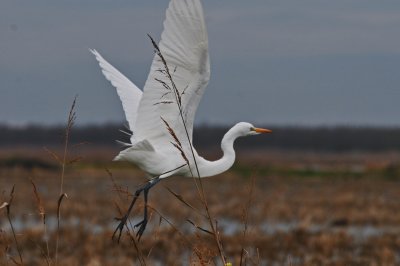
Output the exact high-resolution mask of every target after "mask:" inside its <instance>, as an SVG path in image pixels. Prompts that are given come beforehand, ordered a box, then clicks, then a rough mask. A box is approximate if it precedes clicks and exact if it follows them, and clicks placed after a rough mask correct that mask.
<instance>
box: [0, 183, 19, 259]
mask: <svg viewBox="0 0 400 266" xmlns="http://www.w3.org/2000/svg"><path fill="white" fill-rule="evenodd" d="M14 189H15V185H13V187H12V189H11V192H10V199H9V200H8V202H5V203H3V204H2V205H1V208H4V207H5V208H6V213H7V219H8V223H9V224H10V227H11V232H12V234H13V237H14V241H15V246H16V247H17V252H18V255H19V261H20V264H21V265H24V262H23V260H22V253H21V249H20V247H19V244H18V240H17V235H16V234H15V230H14V226H13V223H12V220H11V203H12V201H13V199H14ZM1 208H0V209H1Z"/></svg>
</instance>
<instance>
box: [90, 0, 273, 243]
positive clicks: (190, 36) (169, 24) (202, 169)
mask: <svg viewBox="0 0 400 266" xmlns="http://www.w3.org/2000/svg"><path fill="white" fill-rule="evenodd" d="M149 37H150V36H149ZM150 38H151V37H150ZM151 41H152V43H153V46H154V48H155V56H154V59H153V62H152V65H151V68H150V73H149V76H148V78H147V81H146V83H145V86H144V88H143V92H142V91H141V90H140V89H139V88H138V87H137V86H136V85H135V84H133V83H132V82H131V81H130V80H129V79H128V78H126V77H125V76H124V75H123V74H121V72H119V71H118V70H117V69H116V68H114V67H113V66H112V65H111V64H110V63H108V62H107V61H106V60H105V59H104V58H103V57H102V56H101V55H100V53H99V52H97V51H96V50H91V52H92V53H93V54H94V55H95V57H96V59H97V61H98V63H99V65H100V67H101V70H102V72H103V74H104V76H105V77H106V79H107V80H109V81H110V82H111V84H112V85H113V86H114V87H115V88H116V89H117V93H118V95H119V97H120V99H121V102H122V106H123V109H124V112H125V116H126V120H127V121H128V125H129V129H130V131H131V132H132V134H131V136H130V143H129V144H126V146H127V147H126V149H124V150H123V151H121V152H120V153H119V154H118V155H117V156H116V157H115V160H125V161H129V162H132V163H134V164H136V165H137V166H138V167H140V168H141V169H142V170H143V171H144V172H146V173H147V174H148V176H149V181H148V182H147V183H146V184H145V185H144V186H142V187H140V188H139V189H138V190H137V191H136V192H135V195H134V198H133V200H132V202H131V204H130V206H129V208H128V211H127V213H126V214H125V215H124V216H123V217H122V218H118V220H119V221H120V223H119V225H118V226H117V228H116V230H115V231H114V234H113V238H114V237H115V235H116V233H117V232H119V236H118V241H119V240H120V237H121V233H122V230H123V228H124V226H125V224H126V221H127V219H128V216H129V213H130V211H131V209H132V207H133V205H134V204H135V201H136V199H137V198H138V197H139V196H140V194H141V192H143V194H144V200H145V205H144V217H143V220H142V221H141V222H139V223H138V224H137V225H135V227H139V229H138V232H137V236H138V237H139V239H140V237H141V236H142V234H143V232H144V230H145V228H146V224H147V219H148V217H147V198H148V192H149V190H150V189H151V188H152V187H153V186H154V185H155V184H157V183H158V182H159V181H160V180H161V179H163V178H166V177H168V176H171V175H179V176H185V177H196V178H200V177H208V176H214V175H218V174H220V173H222V172H224V171H226V170H228V169H229V168H230V167H231V166H232V165H233V163H234V161H235V151H234V148H233V144H234V142H235V140H236V139H237V138H239V137H243V136H250V135H257V134H260V133H270V132H271V131H270V130H268V129H263V128H257V127H255V126H253V125H252V124H250V123H246V122H240V123H237V124H236V125H234V126H233V127H232V128H231V129H230V130H229V131H228V132H227V133H226V134H225V135H224V137H223V139H222V142H221V149H222V151H223V156H222V158H220V159H219V160H216V161H208V160H206V159H204V158H203V157H201V156H199V155H198V153H197V152H196V150H195V149H194V148H193V145H192V143H193V142H192V136H193V134H192V133H193V122H194V117H195V113H196V110H197V107H198V105H199V102H200V100H201V98H202V96H203V93H204V90H205V88H206V86H207V84H208V81H209V78H210V60H209V53H208V36H207V30H206V25H205V21H204V15H203V9H202V6H201V1H200V0H171V2H170V3H169V7H168V9H167V11H166V19H165V21H164V31H163V33H162V35H161V41H160V42H159V44H158V45H157V44H156V43H155V42H154V40H153V39H152V38H151Z"/></svg>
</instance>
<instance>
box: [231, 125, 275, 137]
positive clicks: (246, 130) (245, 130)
mask: <svg viewBox="0 0 400 266" xmlns="http://www.w3.org/2000/svg"><path fill="white" fill-rule="evenodd" d="M234 128H235V130H236V131H237V133H238V134H239V135H240V136H243V137H244V136H252V135H258V134H262V133H271V132H272V131H271V130H269V129H265V128H259V127H255V126H253V125H252V124H250V123H247V122H240V123H237V124H236V125H235V126H234Z"/></svg>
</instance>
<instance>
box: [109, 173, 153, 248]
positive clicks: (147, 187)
mask: <svg viewBox="0 0 400 266" xmlns="http://www.w3.org/2000/svg"><path fill="white" fill-rule="evenodd" d="M159 181H160V178H159V177H156V178H154V179H152V180H150V181H149V182H147V183H146V184H145V185H144V186H142V187H141V188H139V189H138V190H136V192H135V195H134V197H133V199H132V202H131V205H129V208H128V211H127V212H126V214H125V215H124V216H123V217H122V218H115V219H116V220H118V221H119V222H120V223H119V224H118V226H117V228H116V229H115V231H114V233H113V236H112V239H114V238H115V234H116V233H117V231H118V243H119V240H120V239H121V234H122V230H123V229H124V226H125V224H126V221H127V220H128V217H129V214H130V213H131V211H132V208H133V205H134V204H135V202H136V200H137V198H138V197H139V196H140V193H142V191H144V192H143V194H144V215H143V216H144V217H143V220H142V221H141V222H139V223H138V224H136V225H135V227H138V226H140V228H139V230H138V232H137V234H136V236H137V237H139V240H140V238H141V236H142V234H143V232H144V230H145V229H146V225H147V197H148V194H149V190H150V189H151V188H152V187H153V186H154V185H155V184H157V183H158V182H159Z"/></svg>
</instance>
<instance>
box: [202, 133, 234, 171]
mask: <svg viewBox="0 0 400 266" xmlns="http://www.w3.org/2000/svg"><path fill="white" fill-rule="evenodd" d="M240 136H241V135H240V134H239V132H238V131H237V130H235V127H233V128H231V129H230V130H229V131H228V132H227V133H226V134H225V135H224V137H223V138H222V142H221V149H222V152H223V153H224V154H223V156H222V158H221V159H219V160H217V161H207V160H205V159H203V158H199V159H200V161H199V165H198V166H199V172H200V176H201V177H207V176H213V175H218V174H220V173H223V172H225V171H226V170H228V169H229V168H231V166H232V165H233V163H234V162H235V150H234V149H233V143H234V142H235V140H236V139H237V138H238V137H240Z"/></svg>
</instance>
